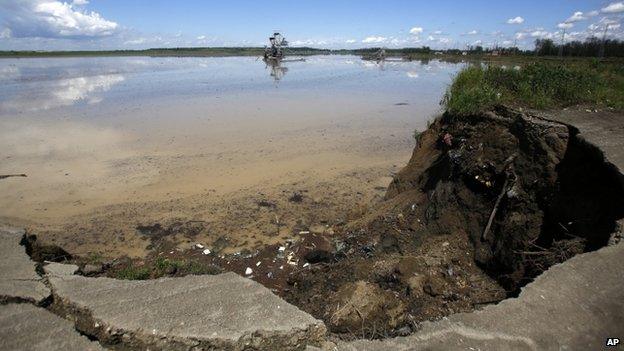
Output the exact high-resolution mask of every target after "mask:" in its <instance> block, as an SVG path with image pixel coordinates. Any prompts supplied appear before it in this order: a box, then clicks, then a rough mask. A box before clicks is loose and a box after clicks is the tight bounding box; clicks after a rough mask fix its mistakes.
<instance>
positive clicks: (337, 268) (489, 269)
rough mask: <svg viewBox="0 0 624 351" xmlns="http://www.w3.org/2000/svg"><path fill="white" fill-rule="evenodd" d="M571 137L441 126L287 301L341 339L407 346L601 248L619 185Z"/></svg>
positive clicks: (519, 126)
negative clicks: (439, 322) (410, 337)
mask: <svg viewBox="0 0 624 351" xmlns="http://www.w3.org/2000/svg"><path fill="white" fill-rule="evenodd" d="M577 133H578V132H577V130H576V129H575V128H574V127H571V126H568V125H565V124H561V123H556V122H551V121H548V120H545V119H540V118H537V117H533V116H530V115H527V114H522V113H519V112H517V111H512V110H509V109H504V108H501V109H499V110H498V111H496V113H487V114H484V115H479V116H471V117H465V118H457V117H453V116H450V115H444V116H442V117H440V118H439V119H438V120H436V121H435V122H434V123H433V124H432V125H431V126H430V128H429V129H428V130H427V131H425V132H424V133H422V134H420V135H419V137H418V145H417V147H416V149H415V150H414V153H413V155H412V158H411V160H410V162H409V164H408V165H407V166H406V167H405V168H404V169H403V170H401V171H400V172H399V173H398V174H397V176H396V177H395V178H394V180H393V181H392V183H391V185H390V187H389V188H388V191H387V193H386V197H385V201H384V202H382V203H381V204H379V205H378V206H376V207H375V208H374V209H373V210H372V211H370V212H369V213H367V214H366V215H365V216H364V217H363V218H361V219H359V220H356V221H353V222H351V223H349V224H348V225H347V226H345V228H344V232H342V233H341V234H340V238H342V240H344V245H343V247H342V249H341V250H336V251H335V254H334V256H333V257H334V261H333V262H331V263H328V264H318V265H314V266H313V267H312V268H311V269H309V270H303V271H299V272H297V273H296V274H294V275H293V276H292V277H291V278H290V279H289V284H290V287H289V289H288V290H286V291H285V292H284V295H285V297H286V298H287V300H288V301H289V302H291V303H293V304H295V305H297V306H299V307H301V308H302V309H304V310H305V311H307V312H309V313H311V314H312V315H314V316H315V317H317V318H321V319H323V320H324V321H325V322H326V324H327V325H328V326H329V328H330V330H331V331H333V332H334V333H336V334H335V335H336V336H337V337H340V338H347V339H350V338H358V337H366V338H380V337H387V336H396V335H404V334H408V333H410V332H412V331H414V330H416V329H418V323H419V322H421V321H424V320H431V319H437V318H441V317H444V316H446V315H449V314H452V313H456V312H467V311H471V310H474V309H477V308H479V307H480V306H482V305H484V304H488V303H495V302H497V301H500V300H502V299H504V298H506V297H509V296H515V295H516V294H517V292H518V291H519V288H520V287H522V286H523V285H525V284H526V283H528V282H530V281H531V280H532V279H533V278H534V277H536V276H537V275H539V274H540V273H541V272H543V271H544V270H545V269H547V268H548V267H550V266H551V265H553V264H556V263H559V262H562V261H565V260H566V259H568V258H570V257H572V256H574V255H576V254H579V253H582V252H586V251H591V250H595V249H597V248H599V247H601V246H604V245H606V244H607V242H608V240H609V235H610V234H611V233H612V232H613V231H614V229H615V227H616V220H617V219H619V218H622V217H624V186H623V182H622V176H621V174H620V173H619V172H618V171H617V169H616V168H615V167H614V166H613V165H611V164H609V163H608V162H605V159H604V156H603V154H602V152H601V151H600V150H599V149H597V148H596V147H594V146H592V145H590V144H588V143H586V142H584V141H582V140H580V139H579V138H577ZM364 287H365V288H364ZM347 291H348V292H349V293H347ZM358 291H360V293H358ZM362 291H365V293H362ZM389 293H391V294H393V295H394V297H395V298H394V299H391V298H389V296H388V294H389ZM379 301H385V303H386V304H388V302H387V301H392V303H393V305H392V306H389V305H379ZM360 304H363V305H367V306H369V307H370V306H378V307H379V309H380V311H385V312H388V313H390V312H391V311H394V312H392V314H393V315H402V316H404V318H401V319H396V318H392V316H390V315H388V316H385V317H383V318H378V316H379V313H372V314H367V313H363V312H361V311H359V308H358V307H357V306H359V305H360ZM345 308H347V312H348V311H349V308H351V309H353V310H354V311H355V312H354V313H350V312H349V313H347V312H345ZM397 310H399V311H400V313H398V312H395V311H397ZM345 315H346V317H345ZM381 315H382V316H384V315H383V313H382V314H381Z"/></svg>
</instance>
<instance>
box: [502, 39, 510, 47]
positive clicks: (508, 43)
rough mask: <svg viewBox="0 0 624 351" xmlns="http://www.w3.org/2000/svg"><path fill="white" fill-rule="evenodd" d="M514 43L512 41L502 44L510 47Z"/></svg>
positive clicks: (505, 41) (504, 41)
mask: <svg viewBox="0 0 624 351" xmlns="http://www.w3.org/2000/svg"><path fill="white" fill-rule="evenodd" d="M512 43H513V42H512V41H511V40H503V43H502V44H503V45H505V46H509V45H511V44H512Z"/></svg>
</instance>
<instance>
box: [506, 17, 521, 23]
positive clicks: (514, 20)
mask: <svg viewBox="0 0 624 351" xmlns="http://www.w3.org/2000/svg"><path fill="white" fill-rule="evenodd" d="M507 23H508V24H522V23H524V18H522V17H520V16H516V17H514V18H510V19H508V20H507Z"/></svg>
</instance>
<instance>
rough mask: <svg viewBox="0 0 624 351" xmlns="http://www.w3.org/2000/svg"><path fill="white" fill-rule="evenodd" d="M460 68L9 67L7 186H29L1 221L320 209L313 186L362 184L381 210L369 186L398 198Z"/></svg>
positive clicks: (336, 60) (1, 154) (138, 61)
mask: <svg viewBox="0 0 624 351" xmlns="http://www.w3.org/2000/svg"><path fill="white" fill-rule="evenodd" d="M460 68H461V64H455V63H446V62H441V61H437V60H432V61H428V62H421V61H413V62H385V63H383V64H377V63H374V62H367V61H362V60H360V59H359V58H358V57H352V56H312V57H306V58H305V61H301V62H285V63H282V64H281V66H279V67H271V66H267V65H265V63H264V62H263V61H262V60H258V59H256V58H255V57H227V58H212V57H208V58H149V57H101V58H90V57H89V58H30V59H1V60H0V160H2V161H1V162H0V174H12V173H26V174H27V175H28V177H27V178H7V179H3V180H0V220H1V221H4V222H12V223H18V224H22V225H32V226H35V227H37V228H39V230H42V229H41V228H43V227H44V226H53V225H56V226H57V228H61V227H62V228H65V230H67V226H68V225H69V224H70V223H71V224H73V225H74V227H75V226H81V225H82V224H83V223H85V222H89V221H91V222H92V221H93V218H96V217H98V215H103V213H105V212H110V211H112V209H113V208H114V206H117V205H119V206H122V205H124V206H129V204H134V206H135V209H143V210H140V211H139V210H137V211H138V212H141V215H142V217H141V218H142V219H143V220H153V221H157V220H162V219H163V218H166V217H169V216H174V215H175V216H178V217H184V216H190V215H189V214H188V213H185V212H186V211H192V212H193V215H194V216H196V214H197V213H202V210H205V208H207V207H206V206H216V205H215V204H214V203H213V204H211V205H210V204H207V203H204V202H202V204H201V205H198V202H197V201H195V202H193V203H194V204H195V205H193V206H191V207H188V206H190V205H188V204H187V205H188V206H187V207H184V206H182V205H180V203H185V202H184V200H183V199H187V198H188V199H190V198H193V197H197V196H200V197H203V198H205V197H206V194H220V195H224V196H225V197H221V198H220V199H221V200H220V201H225V200H223V199H227V194H234V193H237V192H240V191H243V190H247V191H248V193H249V194H251V193H256V194H257V193H262V194H269V195H270V194H272V192H273V193H275V192H279V189H280V186H281V185H283V184H299V185H300V186H306V187H308V188H309V189H310V190H309V191H310V192H311V195H310V196H313V195H314V194H313V193H314V191H315V190H314V189H315V186H314V183H319V184H320V183H322V182H326V184H327V183H329V184H331V183H332V181H334V180H337V179H341V178H343V177H344V175H345V174H351V173H354V172H358V171H359V172H361V174H363V176H362V177H363V178H358V179H360V180H359V182H361V183H362V184H360V183H358V181H357V180H356V181H355V182H351V183H350V184H351V187H350V188H349V191H353V192H355V193H359V194H364V195H365V196H364V200H363V201H368V200H370V199H371V196H368V195H370V191H369V190H370V189H369V188H371V186H370V184H368V183H369V182H372V183H371V184H373V185H376V186H377V185H378V186H377V188H380V187H382V186H385V185H387V182H388V181H389V179H390V176H391V174H392V172H396V171H397V170H398V169H400V167H401V166H402V165H404V164H405V163H406V162H407V160H408V159H409V156H410V155H411V151H412V149H413V146H414V142H413V137H412V135H413V132H414V130H415V129H419V130H422V129H424V128H425V127H426V122H427V120H428V119H430V118H432V117H433V116H435V115H436V114H437V113H439V110H440V106H439V101H440V99H441V98H442V95H443V93H444V91H445V89H446V87H447V86H448V84H449V83H450V81H451V79H452V76H453V75H454V74H455V73H456V72H457V71H458V70H459V69H460ZM365 169H366V171H365ZM366 172H369V173H367V174H368V175H367V174H365V173H366ZM372 174H375V175H380V174H381V175H382V176H381V177H379V179H378V180H375V179H373V178H371V177H372V176H370V175H372ZM362 179H366V183H367V184H364V181H363V180H362ZM318 191H328V189H327V187H323V189H321V190H318ZM367 196H368V197H367ZM174 199H176V200H177V201H179V202H178V203H177V204H178V205H176V206H173V205H171V201H172V200H174ZM189 201H190V200H189ZM146 204H150V205H149V206H147V205H146ZM202 206H203V207H202ZM147 207H149V209H147ZM150 211H151V212H150ZM147 213H149V215H147ZM210 213H212V214H214V211H211V212H210ZM81 216H83V217H81ZM135 216H136V213H135ZM206 216H208V214H206ZM109 222H111V223H112V222H113V221H112V220H111V219H110V218H109ZM131 224H132V219H131V218H130V215H128V218H127V220H125V222H123V224H119V225H120V226H130V225H131ZM111 225H112V224H111ZM63 226H64V227H63ZM84 227H85V226H83V228H84ZM72 228H73V227H72ZM100 229H101V228H100ZM85 230H87V229H85Z"/></svg>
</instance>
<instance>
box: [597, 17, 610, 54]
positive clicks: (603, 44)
mask: <svg viewBox="0 0 624 351" xmlns="http://www.w3.org/2000/svg"><path fill="white" fill-rule="evenodd" d="M610 25H611V23H607V25H606V26H605V30H604V33H602V43H601V44H600V52H599V53H598V57H599V58H603V57H604V53H605V41H606V40H607V31H608V30H609V26H610Z"/></svg>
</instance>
